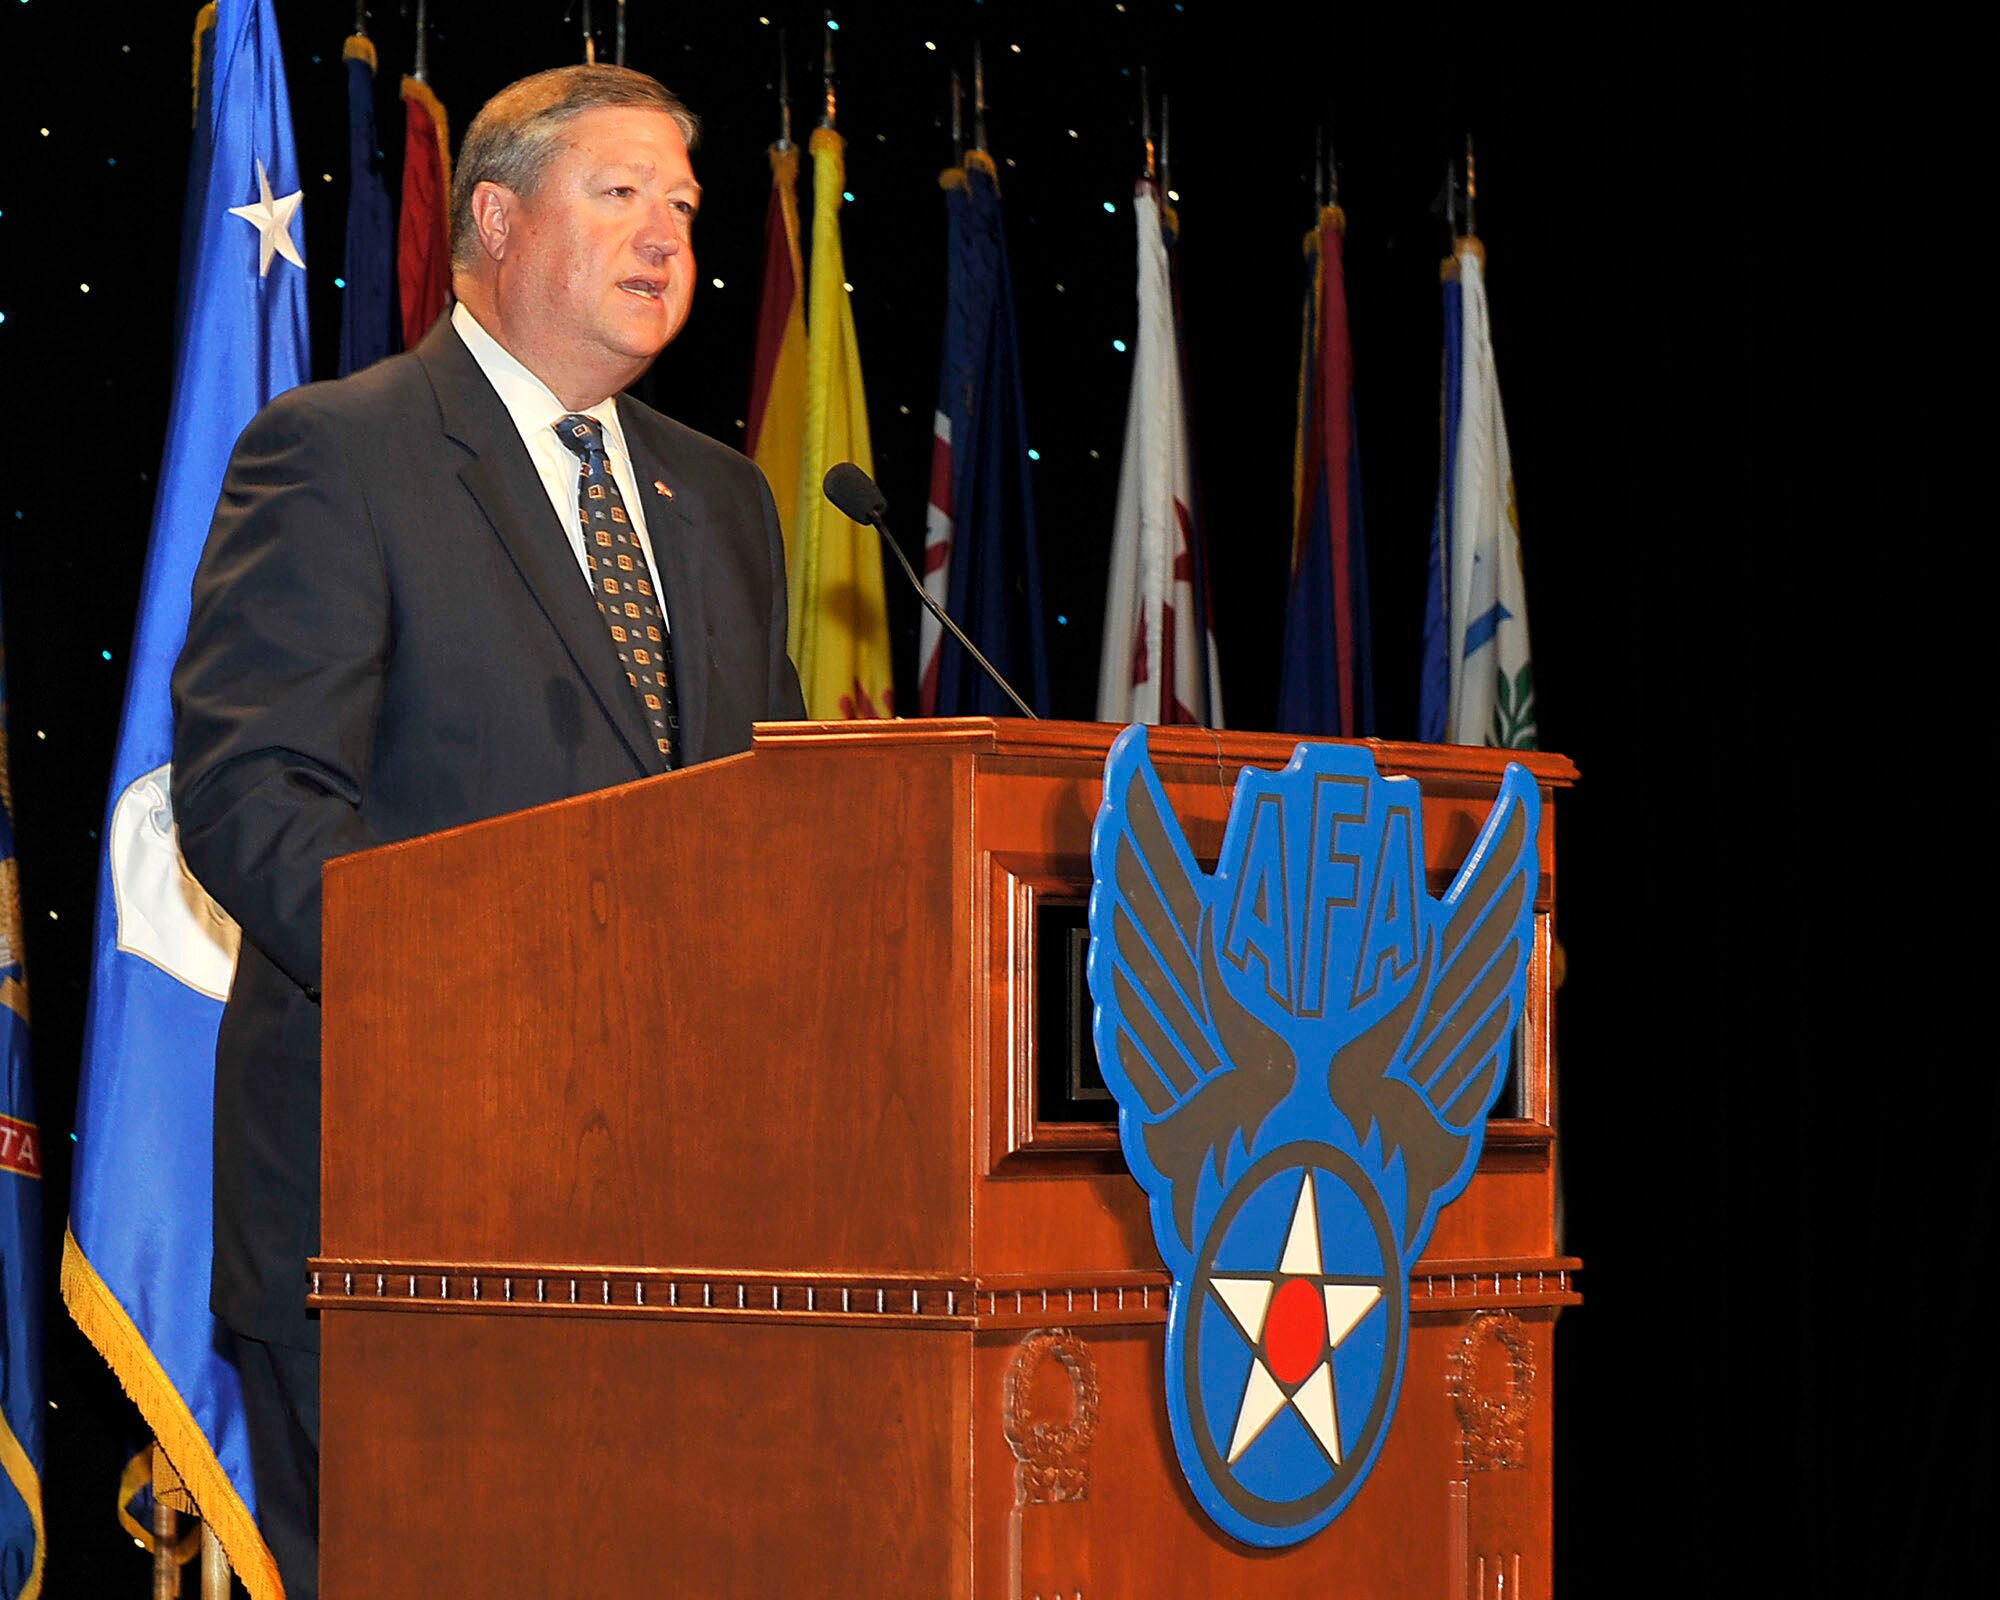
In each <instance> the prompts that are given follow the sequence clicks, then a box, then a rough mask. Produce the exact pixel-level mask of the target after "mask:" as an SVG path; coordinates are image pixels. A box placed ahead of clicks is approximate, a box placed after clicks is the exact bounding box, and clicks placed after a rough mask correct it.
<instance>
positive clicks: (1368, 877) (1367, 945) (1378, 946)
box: [1222, 773, 1422, 1017]
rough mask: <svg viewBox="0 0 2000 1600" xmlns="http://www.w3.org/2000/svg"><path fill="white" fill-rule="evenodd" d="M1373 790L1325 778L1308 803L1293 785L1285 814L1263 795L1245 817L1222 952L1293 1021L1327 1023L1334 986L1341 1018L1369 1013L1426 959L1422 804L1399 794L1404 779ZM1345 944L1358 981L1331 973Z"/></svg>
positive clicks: (1361, 782) (1342, 777)
mask: <svg viewBox="0 0 2000 1600" xmlns="http://www.w3.org/2000/svg"><path fill="white" fill-rule="evenodd" d="M1255 777H1256V781H1263V780H1262V776H1261V775H1255ZM1372 788H1373V795H1372V796H1371V792H1370V791H1371V785H1370V784H1369V783H1368V782H1367V780H1366V779H1364V778H1361V777H1358V776H1351V775H1348V774H1344V773H1319V774H1316V775H1315V777H1314V781H1313V784H1312V787H1311V790H1310V795H1311V800H1310V803H1309V805H1304V806H1302V805H1299V804H1298V803H1297V802H1298V801H1300V800H1303V799H1304V798H1305V796H1304V795H1302V794H1300V793H1299V791H1298V790H1296V789H1294V790H1292V791H1290V798H1291V799H1292V800H1293V802H1294V804H1293V806H1292V808H1291V811H1290V814H1288V812H1287V808H1286V805H1285V802H1284V798H1282V797H1281V796H1280V795H1278V794H1274V793H1269V792H1266V793H1262V794H1256V795H1254V796H1253V798H1252V800H1251V804H1250V805H1249V806H1248V808H1247V817H1246V818H1244V819H1243V825H1245V826H1246V827H1247V829H1248V833H1247V837H1246V840H1245V844H1244V850H1243V857H1242V860H1243V866H1242V870H1241V874H1240V876H1239V877H1238V878H1237V880H1236V885H1235V892H1234V894H1233V895H1232V897H1231V900H1230V906H1229V921H1228V925H1227V928H1226V930H1225V932H1224V935H1223V940H1222V951H1223V955H1224V956H1225V957H1226V958H1227V959H1228V960H1229V962H1230V963H1231V964H1232V965H1233V966H1234V967H1235V968H1236V969H1237V970H1238V971H1239V972H1242V973H1246V974H1249V975H1251V976H1256V977H1261V978H1262V979H1263V982H1264V987H1265V989H1266V991H1267V992H1268V993H1269V995H1270V997H1271V998H1272V999H1273V1000H1275V1001H1277V1002H1278V1003H1279V1004H1280V1005H1282V1006H1284V1007H1285V1008H1286V1009H1287V1010H1289V1011H1291V1012H1292V1014H1293V1015H1295V1016H1299V1017H1319V1016H1324V1015H1325V1014H1326V1010H1327V1004H1328V994H1329V991H1330V990H1331V992H1332V995H1333V1002H1332V1003H1333V1005H1334V1008H1335V1009H1336V1010H1337V1011H1339V1012H1341V1013H1343V1014H1344V1013H1346V1012H1348V1011H1350V1010H1352V1009H1354V1008H1355V1007H1357V1006H1360V1005H1363V1004H1365V1003H1366V1002H1367V1001H1368V1000H1369V999H1370V998H1371V997H1373V996H1375V995H1376V994H1377V993H1378V992H1379V991H1380V990H1381V989H1382V988H1383V986H1384V985H1385V984H1386V985H1389V986H1392V987H1393V986H1394V985H1395V984H1396V983H1397V982H1398V980H1400V979H1403V978H1407V977H1408V976H1410V974H1411V973H1412V972H1413V971H1414V969H1415V968H1416V965H1417V962H1418V959H1419V957H1420V956H1421V955H1422V951H1421V950H1420V949H1419V948H1418V938H1419V935H1418V902H1417V896H1418V892H1419V891H1418V882H1419V878H1418V875H1419V873H1420V872H1421V871H1422V864H1421V863H1420V862H1419V861H1418V860H1417V836H1418V822H1417V816H1416V810H1415V803H1414V796H1411V797H1409V798H1407V799H1406V798H1405V797H1404V796H1402V795H1400V794H1397V792H1396V791H1397V780H1388V781H1384V782H1380V783H1378V784H1377V785H1374V786H1372ZM1411 788H1412V789H1413V788H1414V785H1411ZM1391 795H1394V796H1395V798H1394V799H1393V800H1391V799H1389V798H1388V797H1389V796H1391ZM1371 798H1372V799H1373V800H1374V806H1373V809H1372V811H1371V809H1370V800H1371ZM1301 812H1304V813H1305V814H1304V815H1300V814H1299V813H1301ZM1362 919H1365V921H1363V920H1362ZM1356 922H1360V923H1361V927H1360V930H1359V937H1358V938H1357V936H1356V933H1355V931H1354V930H1353V924H1355V923H1356ZM1343 923H1346V924H1347V925H1348V926H1347V928H1346V929H1343ZM1343 946H1344V947H1345V949H1347V950H1349V951H1351V950H1354V949H1356V948H1357V947H1358V948H1359V950H1360V952H1361V953H1360V957H1359V959H1358V961H1357V962H1356V965H1355V968H1354V970H1353V972H1352V973H1351V974H1349V973H1347V972H1344V971H1343V972H1341V973H1338V974H1336V973H1334V972H1333V971H1332V970H1331V966H1332V962H1331V959H1330V957H1331V954H1332V952H1334V951H1337V950H1340V949H1342V948H1343Z"/></svg>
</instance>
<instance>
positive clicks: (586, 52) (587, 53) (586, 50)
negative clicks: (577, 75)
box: [583, 0, 597, 67]
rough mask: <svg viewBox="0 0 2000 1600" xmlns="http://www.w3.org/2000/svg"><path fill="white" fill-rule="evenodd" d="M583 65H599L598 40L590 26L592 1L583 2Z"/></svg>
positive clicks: (585, 0)
mask: <svg viewBox="0 0 2000 1600" xmlns="http://www.w3.org/2000/svg"><path fill="white" fill-rule="evenodd" d="M583 64H584V65H585V66H586V67H594V66H596V65H597V39H596V37H595V34H594V30H593V29H592V28H591V25H590V0H583Z"/></svg>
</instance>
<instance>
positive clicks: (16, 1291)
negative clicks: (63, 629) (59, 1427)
mask: <svg viewBox="0 0 2000 1600" xmlns="http://www.w3.org/2000/svg"><path fill="white" fill-rule="evenodd" d="M13 813H14V795H13V790H12V787H11V786H10V784H9V783H8V781H7V675H6V660H5V656H4V654H0V1600H29V1597H32V1596H34V1595H37V1594H39V1593H40V1592H41V1587H42V1463H43V1455H42V1142H41V1129H40V1128H39V1127H38V1126H37V1125H36V1122H35V1083H34V1079H33V1077H32V1076H31V1075H30V1074H29V1071H28V980H27V970H26V967H25V964H24V961H23V957H22V951H21V896H20V892H19V880H18V878H17V877H16V875H15V872H14V814H13Z"/></svg>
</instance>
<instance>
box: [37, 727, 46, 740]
mask: <svg viewBox="0 0 2000 1600" xmlns="http://www.w3.org/2000/svg"><path fill="white" fill-rule="evenodd" d="M35 737H36V738H37V739H46V738H47V737H48V735H47V734H46V733H44V732H43V731H42V730H41V729H40V728H37V729H36V730H35Z"/></svg>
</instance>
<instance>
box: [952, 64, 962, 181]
mask: <svg viewBox="0 0 2000 1600" xmlns="http://www.w3.org/2000/svg"><path fill="white" fill-rule="evenodd" d="M951 164H952V165H953V166H954V167H962V166H964V165H965V85H963V84H962V83H960V82H959V81H958V68H956V67H953V68H952V69H951Z"/></svg>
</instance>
